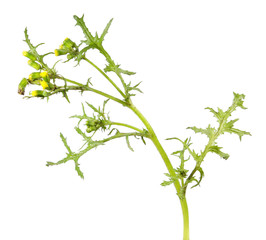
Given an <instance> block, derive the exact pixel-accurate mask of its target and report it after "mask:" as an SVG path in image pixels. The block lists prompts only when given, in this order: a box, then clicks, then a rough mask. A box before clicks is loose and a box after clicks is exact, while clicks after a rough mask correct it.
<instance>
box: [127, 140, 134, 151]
mask: <svg viewBox="0 0 266 240" xmlns="http://www.w3.org/2000/svg"><path fill="white" fill-rule="evenodd" d="M126 142H127V146H128V148H129V149H130V150H131V151H132V152H134V149H133V148H132V147H131V145H130V142H129V137H128V136H126Z"/></svg>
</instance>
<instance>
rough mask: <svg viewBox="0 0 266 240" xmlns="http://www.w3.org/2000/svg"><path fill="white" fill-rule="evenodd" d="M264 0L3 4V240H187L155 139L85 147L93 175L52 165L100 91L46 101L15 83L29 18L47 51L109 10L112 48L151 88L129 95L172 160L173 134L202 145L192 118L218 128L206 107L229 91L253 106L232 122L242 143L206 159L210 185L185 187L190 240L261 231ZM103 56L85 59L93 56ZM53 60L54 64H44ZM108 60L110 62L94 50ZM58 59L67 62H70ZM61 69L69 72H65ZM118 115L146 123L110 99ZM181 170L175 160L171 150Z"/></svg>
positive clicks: (73, 139) (103, 19)
mask: <svg viewBox="0 0 266 240" xmlns="http://www.w3.org/2000/svg"><path fill="white" fill-rule="evenodd" d="M265 12H266V4H265V1H258V0H252V1H251V0H250V1H245V0H242V1H236V0H230V1H227V0H225V1H213V0H212V1H206V0H197V1H193V0H189V1H170V0H165V1H144V0H141V1H139V0H135V1H118V0H114V1H107V0H105V1H89V0H87V1H80V0H75V1H27V0H25V1H8V2H5V4H4V5H2V6H1V9H0V24H1V37H0V41H1V58H0V62H1V65H0V66H1V67H0V68H1V94H0V104H1V105H0V106H1V125H0V134H1V135H0V140H1V144H0V148H1V155H0V160H1V161H0V164H1V166H0V228H1V229H0V239H3V240H18V239H27V240H36V239H38V240H47V239H49V240H61V239H62V240H63V239H64V240H73V239H80V240H85V239H86V240H88V239H92V240H103V239H115V240H120V239H121V240H122V239H123V240H124V239H126V240H133V239H134V240H135V239H140V240H142V239H145V240H147V239H156V240H157V239H158V240H161V239H180V240H181V239H182V215H181V208H180V205H179V201H178V198H177V196H176V195H175V192H174V188H173V187H172V186H171V187H167V188H163V187H161V186H160V183H161V182H162V181H163V180H164V179H165V177H164V175H163V173H165V172H166V168H165V166H164V164H163V161H162V160H161V159H160V156H159V154H158V153H157V151H156V149H155V148H154V146H153V145H152V144H151V143H150V142H148V143H147V146H144V145H143V144H142V142H141V141H136V140H134V139H133V140H132V146H133V148H134V150H135V152H134V153H133V152H131V151H129V150H128V148H127V147H126V143H125V141H124V140H123V139H120V140H115V141H113V142H111V143H109V144H107V145H106V146H103V147H99V148H98V149H96V150H95V151H92V152H89V153H88V154H87V155H86V156H85V157H83V158H82V159H81V161H80V164H81V165H80V166H81V169H82V170H83V172H84V174H85V180H82V179H80V178H79V177H78V176H77V174H76V172H75V171H74V166H73V163H72V162H68V163H66V164H64V165H61V166H54V167H49V168H48V167H46V166H45V163H46V161H58V160H60V159H62V158H63V157H64V156H65V149H64V146H63V144H62V143H61V140H60V138H59V133H60V132H63V133H64V135H65V136H66V137H67V138H68V141H69V144H70V145H71V146H74V147H79V146H80V144H81V139H79V137H78V136H77V134H76V133H75V131H74V129H73V128H74V126H75V123H76V121H74V120H73V119H69V118H68V117H69V116H71V115H74V114H80V113H81V104H80V102H81V101H82V100H83V101H84V100H86V101H89V102H91V103H94V104H96V105H98V104H101V103H102V101H103V99H102V98H98V97H97V96H95V95H93V94H92V93H86V94H84V96H83V99H82V98H80V96H79V95H78V94H75V93H73V94H72V95H70V99H71V104H68V103H67V102H66V101H65V100H64V99H63V98H62V97H61V96H56V97H54V98H51V99H50V101H49V102H48V103H47V102H46V101H41V100H39V99H31V100H25V99H22V97H21V96H20V95H18V94H17V85H18V83H19V81H20V80H21V79H22V78H23V77H27V76H28V75H29V74H30V73H31V71H32V69H31V68H30V67H29V66H28V65H27V61H26V59H25V57H23V56H22V54H21V53H22V51H23V50H27V46H26V44H25V43H24V42H23V41H22V40H23V38H24V35H23V31H24V28H25V27H26V26H27V27H28V31H29V35H30V39H31V40H32V42H33V43H34V44H37V43H40V42H45V43H46V44H45V45H44V46H42V47H40V48H39V50H40V51H43V53H45V52H46V51H53V49H55V48H57V47H58V46H59V45H60V43H61V42H62V41H63V39H65V38H66V37H70V38H72V39H73V40H75V41H77V42H78V41H79V40H81V39H83V34H82V32H81V31H80V29H79V28H78V27H75V26H74V25H75V20H74V19H73V18H72V16H73V15H74V14H76V15H78V16H81V15H82V14H83V13H84V14H85V20H86V23H87V25H88V27H89V28H90V29H91V31H92V32H93V33H94V32H95V31H98V32H99V33H100V32H101V31H102V30H103V28H104V27H105V24H106V23H107V22H108V21H109V19H111V18H114V21H113V24H112V26H111V28H110V31H109V34H108V35H107V37H106V41H105V43H104V46H105V47H106V49H107V50H108V51H109V53H110V54H111V56H112V58H113V59H114V60H115V61H116V62H118V63H120V64H122V67H124V68H125V69H128V70H132V71H136V72H137V75H136V76H134V77H128V78H127V79H128V80H129V79H130V80H132V81H133V82H136V83H137V82H138V81H143V82H142V84H141V89H142V90H143V91H144V94H143V95H141V94H139V95H138V96H136V97H135V98H134V103H135V105H136V106H138V107H139V109H140V110H141V111H142V112H143V113H144V115H145V116H146V117H147V119H148V120H150V122H151V124H152V126H153V127H154V129H155V131H156V132H157V134H158V137H159V138H160V140H161V141H162V144H163V146H165V149H166V150H167V152H168V153H169V154H170V153H171V152H173V151H175V150H177V147H178V146H177V143H176V142H167V141H165V140H164V139H166V138H167V137H174V136H176V137H180V138H182V139H185V138H186V137H188V136H190V135H191V136H192V141H193V140H194V142H197V144H196V143H195V144H194V146H195V147H196V148H197V147H198V148H199V147H200V146H203V145H204V143H205V142H206V139H205V138H204V136H196V135H195V134H193V133H192V131H190V130H186V127H188V126H194V125H196V126H198V127H206V126H207V125H208V123H210V122H211V123H214V124H215V121H214V120H213V118H212V115H211V114H210V113H208V111H206V110H204V108H205V107H207V106H210V107H217V106H219V107H221V108H223V109H225V108H226V107H227V106H229V105H230V104H231V101H232V98H233V91H235V92H238V93H244V94H245V95H246V100H245V105H246V107H248V110H245V111H243V110H239V111H237V112H236V113H235V115H234V117H236V118H240V121H239V122H238V123H237V125H236V126H237V127H238V128H240V129H243V130H246V131H250V132H251V133H252V137H244V138H243V140H242V142H239V139H238V138H237V136H231V135H225V136H222V138H221V139H220V141H219V143H220V145H222V146H223V147H224V148H223V149H224V151H225V152H228V153H230V158H229V159H228V160H227V161H224V160H222V159H219V157H217V156H214V155H211V154H210V155H209V156H208V157H207V158H206V160H205V161H204V163H203V169H204V170H205V177H204V179H203V181H202V184H201V187H199V188H196V189H192V190H191V191H190V189H189V192H188V194H187V199H188V205H189V211H190V230H191V231H190V234H191V239H192V240H211V239H215V240H224V239H227V240H235V239H243V240H250V239H258V240H263V239H266V234H265V229H264V228H265V215H266V211H265V201H266V198H265V176H264V175H265V167H266V164H265V161H266V159H265V138H264V136H265V133H266V131H265V121H266V118H265V114H264V112H265V97H264V95H265V84H264V83H265V78H266V71H265V66H266V15H265ZM95 53H96V52H93V53H90V54H91V55H90V54H89V55H88V57H91V58H93V57H94V56H95V55H96V54H95ZM47 60H49V61H50V62H49V63H50V64H52V63H53V62H54V61H55V60H56V59H55V58H54V57H53V56H52V57H49V58H47ZM96 62H97V63H98V64H99V65H100V66H101V67H104V64H105V62H104V59H103V58H96ZM61 65H62V64H61ZM61 65H60V64H59V65H58V68H57V69H58V70H59V71H60V73H61V74H64V75H66V76H69V77H70V78H72V79H75V80H78V81H79V80H80V81H86V79H87V78H88V77H93V78H92V79H93V83H95V86H97V87H99V88H100V89H102V90H104V91H106V92H109V91H110V92H111V91H112V90H109V85H108V83H106V82H104V80H103V79H102V78H101V77H100V75H98V74H97V73H96V72H95V71H94V70H92V69H91V68H88V66H87V65H86V64H82V66H81V67H80V68H79V67H77V68H73V65H74V63H73V62H70V63H69V64H67V65H65V67H62V66H61ZM61 71H62V72H61ZM108 110H109V111H110V113H111V117H112V118H113V119H114V120H117V121H126V120H127V119H128V121H129V122H130V123H132V124H135V125H137V126H139V127H141V124H140V122H139V121H138V120H137V119H136V118H135V117H134V116H133V115H132V113H130V112H129V111H127V110H126V109H124V108H122V107H119V106H116V104H110V105H109V108H108ZM171 159H172V161H173V163H174V165H175V166H177V164H178V161H177V158H171Z"/></svg>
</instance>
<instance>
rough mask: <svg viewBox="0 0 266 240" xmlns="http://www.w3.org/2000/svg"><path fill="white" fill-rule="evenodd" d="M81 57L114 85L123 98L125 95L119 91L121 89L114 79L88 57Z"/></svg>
mask: <svg viewBox="0 0 266 240" xmlns="http://www.w3.org/2000/svg"><path fill="white" fill-rule="evenodd" d="M83 59H84V60H85V61H86V62H88V63H89V64H91V65H92V66H93V67H94V68H95V69H97V70H98V71H99V72H100V73H101V74H102V75H103V76H104V77H105V78H106V79H107V80H108V81H109V82H110V83H111V84H112V85H113V86H114V87H115V89H116V90H117V91H118V92H119V93H120V94H121V95H122V96H123V98H126V95H125V94H124V93H123V92H122V91H121V89H120V88H119V87H118V86H117V85H116V84H115V83H114V81H113V80H112V79H111V78H110V77H109V76H108V75H107V74H106V73H105V72H104V71H103V70H102V69H100V68H99V67H98V66H97V65H96V64H95V63H93V62H92V61H90V60H89V59H88V58H86V57H83Z"/></svg>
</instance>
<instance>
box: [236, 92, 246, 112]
mask: <svg viewBox="0 0 266 240" xmlns="http://www.w3.org/2000/svg"><path fill="white" fill-rule="evenodd" d="M244 99H245V95H244V94H238V93H235V92H234V100H233V104H235V105H236V106H237V107H240V108H242V109H247V108H246V107H244V106H243V103H244Z"/></svg>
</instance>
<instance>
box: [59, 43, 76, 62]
mask: <svg viewBox="0 0 266 240" xmlns="http://www.w3.org/2000/svg"><path fill="white" fill-rule="evenodd" d="M54 54H55V56H61V55H67V59H68V60H70V59H72V58H74V57H76V56H77V55H78V46H77V45H76V43H74V42H73V41H72V40H71V39H69V38H66V39H65V40H64V41H63V43H62V44H61V45H60V46H59V49H55V50H54Z"/></svg>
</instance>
